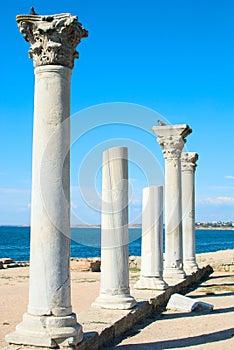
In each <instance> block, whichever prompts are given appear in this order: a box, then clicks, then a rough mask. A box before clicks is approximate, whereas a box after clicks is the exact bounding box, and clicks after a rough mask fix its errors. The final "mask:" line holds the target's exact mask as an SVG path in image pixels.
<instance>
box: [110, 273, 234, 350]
mask: <svg viewBox="0 0 234 350" xmlns="http://www.w3.org/2000/svg"><path fill="white" fill-rule="evenodd" d="M187 296H189V297H192V298H194V299H195V300H199V301H204V302H206V303H209V304H212V305H214V310H213V311H212V312H211V313H204V312H178V311H172V310H168V311H166V312H164V313H163V314H162V315H160V316H158V317H155V318H151V319H146V320H145V321H144V322H143V323H141V324H140V325H138V326H135V327H134V328H133V329H132V330H131V331H130V332H128V333H127V334H126V335H125V338H124V339H123V340H122V341H119V343H118V344H117V345H115V346H112V347H107V349H109V350H114V349H116V350H118V349H119V350H122V349H123V350H146V349H147V350H151V349H153V350H164V349H180V350H181V349H189V350H193V349H194V350H195V349H196V350H198V349H200V350H211V349H212V350H213V349H215V350H233V349H234V273H232V274H228V273H220V272H215V273H214V274H212V276H211V277H210V279H209V280H208V281H206V282H205V283H203V284H201V285H200V286H199V287H198V288H197V289H196V290H195V291H193V292H191V293H189V294H187Z"/></svg>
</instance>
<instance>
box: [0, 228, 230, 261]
mask: <svg viewBox="0 0 234 350" xmlns="http://www.w3.org/2000/svg"><path fill="white" fill-rule="evenodd" d="M140 235H141V229H140V228H134V229H129V242H130V243H129V253H130V254H131V255H138V256H139V255H140V254H141V239H140ZM71 238H72V241H71V256H72V257H83V258H85V257H86V258H88V257H98V256H100V253H101V252H100V229H99V228H72V229H71ZM29 245H30V228H29V227H7V226H2V227H0V258H1V257H9V258H12V259H13V260H16V261H28V260H29ZM225 249H234V231H231V230H230V231H229V230H227V231H218V230H214V231H209V230H198V231H196V252H197V253H205V252H215V251H217V250H225Z"/></svg>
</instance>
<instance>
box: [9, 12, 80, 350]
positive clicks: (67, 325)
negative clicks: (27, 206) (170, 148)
mask: <svg viewBox="0 0 234 350" xmlns="http://www.w3.org/2000/svg"><path fill="white" fill-rule="evenodd" d="M17 21H18V24H19V28H20V31H21V32H22V33H23V34H24V38H25V40H26V41H29V42H30V43H31V45H32V46H31V51H30V52H31V57H33V59H34V66H35V67H36V68H35V93H34V130H33V164H32V198H31V239H30V283H29V303H28V310H27V311H28V312H27V313H25V314H24V316H23V321H22V322H21V323H20V324H19V325H17V327H16V331H15V332H13V333H10V334H8V335H7V336H6V341H7V342H9V343H13V344H23V345H33V346H47V347H51V348H54V347H56V346H57V347H69V346H75V345H76V344H78V343H79V342H80V341H81V340H82V338H83V332H82V327H81V325H80V324H78V323H77V320H76V315H75V314H73V313H72V306H71V294H70V152H69V150H70V80H71V72H72V71H71V69H70V68H71V67H72V66H73V63H71V62H73V60H74V50H75V46H76V45H77V44H78V43H79V41H80V40H78V39H81V37H82V33H81V36H79V30H78V29H77V31H76V30H75V27H76V28H77V26H78V27H79V25H78V22H77V19H76V20H75V18H74V17H73V16H71V15H70V14H61V15H55V16H51V18H50V19H49V16H44V17H42V16H30V15H20V16H17ZM76 22H77V23H76ZM43 28H44V29H43ZM68 32H69V35H70V38H71V43H69V44H68V45H65V42H66V40H67V38H68V36H67V35H68ZM46 35H47V37H48V38H49V40H46V39H45V36H46ZM58 43H59V44H58ZM40 45H42V46H43V45H44V46H43V47H42V46H40ZM56 45H57V46H58V45H59V50H57V49H55V47H56ZM64 46H66V48H65V47H64ZM64 49H65V51H66V59H67V60H68V61H69V62H70V63H69V64H65V62H64V61H63V60H62V59H61V60H60V59H58V58H59V57H60V56H61V55H62V56H63V55H65V53H63V52H64ZM46 57H49V58H48V59H47V58H46ZM46 62H47V63H48V64H46Z"/></svg>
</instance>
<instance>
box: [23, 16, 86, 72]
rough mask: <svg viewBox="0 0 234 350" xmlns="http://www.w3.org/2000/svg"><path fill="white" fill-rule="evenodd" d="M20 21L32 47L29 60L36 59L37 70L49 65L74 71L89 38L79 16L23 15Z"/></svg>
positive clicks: (34, 60)
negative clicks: (80, 49) (82, 43)
mask: <svg viewBox="0 0 234 350" xmlns="http://www.w3.org/2000/svg"><path fill="white" fill-rule="evenodd" d="M16 21H17V22H18V27H19V30H20V32H21V33H23V34H24V39H25V40H26V41H28V42H29V43H30V44H31V47H30V50H29V57H30V58H33V62H34V67H38V66H43V65H48V64H49V65H62V66H65V67H68V68H71V69H72V68H73V66H74V59H75V58H78V57H79V55H78V52H77V51H76V47H77V45H78V44H79V43H80V41H81V39H82V38H86V37H87V36H88V32H87V31H86V30H85V29H84V28H83V27H82V25H81V23H79V22H78V18H77V17H76V16H72V15H71V14H69V13H62V14H58V15H51V16H38V15H19V16H17V17H16Z"/></svg>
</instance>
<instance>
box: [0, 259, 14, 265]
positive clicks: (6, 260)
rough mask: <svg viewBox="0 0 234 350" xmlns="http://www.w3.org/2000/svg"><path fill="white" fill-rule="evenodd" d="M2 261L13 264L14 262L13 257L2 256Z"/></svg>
mask: <svg viewBox="0 0 234 350" xmlns="http://www.w3.org/2000/svg"><path fill="white" fill-rule="evenodd" d="M0 261H1V262H2V263H3V264H12V263H14V260H12V259H11V258H1V259H0Z"/></svg>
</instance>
